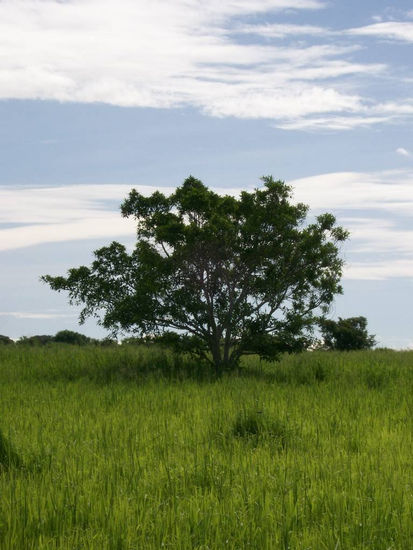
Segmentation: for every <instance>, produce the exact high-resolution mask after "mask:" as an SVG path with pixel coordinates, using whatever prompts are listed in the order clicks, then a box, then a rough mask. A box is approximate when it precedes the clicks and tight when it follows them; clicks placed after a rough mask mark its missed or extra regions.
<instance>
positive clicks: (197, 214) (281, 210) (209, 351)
mask: <svg viewBox="0 0 413 550" xmlns="http://www.w3.org/2000/svg"><path fill="white" fill-rule="evenodd" d="M262 179H263V183H264V187H263V188H261V189H256V190H254V191H252V192H246V191H244V192H242V193H241V195H240V197H239V198H235V197H233V196H229V195H225V196H220V195H218V194H217V193H215V192H213V191H212V190H210V189H208V188H207V187H206V186H205V185H204V184H203V183H202V182H201V181H200V180H198V179H195V178H194V177H192V176H191V177H189V178H187V179H186V180H185V182H184V183H183V185H182V186H181V187H179V188H177V189H176V191H175V192H174V193H173V194H172V195H170V196H165V195H164V194H162V193H160V192H158V191H157V192H155V193H153V194H152V195H151V196H149V197H145V196H143V195H142V194H140V193H139V192H137V191H136V190H132V191H131V192H130V194H129V196H128V198H127V199H126V200H125V201H124V203H123V204H122V207H121V212H122V215H123V216H125V217H133V218H134V219H135V220H136V222H137V244H136V247H135V248H134V250H133V251H132V252H131V253H128V251H127V250H126V248H125V246H123V245H122V244H120V243H118V242H112V244H110V245H109V246H107V247H103V248H101V249H99V250H97V251H95V260H94V262H93V263H92V265H91V266H90V267H86V266H81V267H78V268H73V269H70V270H69V272H68V274H67V276H66V277H63V276H58V277H53V276H50V275H46V276H44V277H42V279H43V280H44V281H45V282H47V283H48V284H49V285H50V287H51V288H52V289H54V290H57V291H67V292H68V293H69V299H70V302H71V303H72V304H76V305H83V310H82V312H81V314H80V321H81V322H83V321H84V320H85V319H86V318H87V317H89V316H95V317H96V318H98V320H99V322H100V324H101V325H103V326H104V327H105V328H108V329H111V330H113V331H114V332H117V331H119V330H126V331H131V332H134V333H135V334H137V335H138V336H142V335H143V336H144V335H148V334H150V335H163V338H164V339H166V340H169V341H170V342H172V343H173V344H174V346H175V347H177V348H178V349H181V350H185V351H188V352H191V353H194V354H196V355H198V356H199V357H202V358H204V359H206V360H208V361H210V362H211V363H212V364H213V365H214V366H215V368H216V369H217V372H222V370H223V369H224V368H232V367H234V366H236V365H237V364H238V362H239V359H240V357H241V356H242V355H243V354H245V353H257V354H259V355H260V357H264V358H267V359H274V358H276V357H277V355H278V354H279V352H280V351H286V350H288V351H291V350H298V349H302V348H303V347H305V346H306V345H307V344H308V341H309V337H310V336H311V329H312V327H313V325H314V323H315V322H316V318H317V315H318V314H319V313H320V308H321V310H322V311H325V310H327V308H328V306H329V304H330V303H331V301H332V300H333V297H334V295H335V294H336V293H339V292H341V287H340V285H339V281H340V277H341V270H342V265H343V262H342V260H341V259H340V258H339V255H338V244H339V243H340V242H341V241H344V240H345V239H346V238H347V232H346V231H344V230H343V229H342V228H341V227H337V226H336V225H335V218H334V216H333V215H331V214H323V215H320V216H318V217H317V218H316V219H315V220H314V221H313V222H312V223H308V222H307V223H306V217H307V213H308V207H307V206H305V205H304V204H301V203H299V204H294V203H293V202H292V192H291V188H290V187H289V186H287V185H286V184H284V183H283V182H281V181H275V180H274V179H273V178H272V177H270V176H269V177H265V178H262Z"/></svg>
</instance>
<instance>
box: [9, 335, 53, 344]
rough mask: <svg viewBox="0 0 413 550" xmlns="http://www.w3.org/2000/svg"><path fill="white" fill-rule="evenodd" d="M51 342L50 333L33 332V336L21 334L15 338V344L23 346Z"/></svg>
mask: <svg viewBox="0 0 413 550" xmlns="http://www.w3.org/2000/svg"><path fill="white" fill-rule="evenodd" d="M52 342H53V336H51V335H50V334H35V335H34V336H22V337H21V338H19V339H18V340H17V344H19V345H21V344H23V345H25V346H45V345H47V344H51V343H52Z"/></svg>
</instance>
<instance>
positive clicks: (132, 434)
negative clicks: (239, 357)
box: [0, 344, 413, 550]
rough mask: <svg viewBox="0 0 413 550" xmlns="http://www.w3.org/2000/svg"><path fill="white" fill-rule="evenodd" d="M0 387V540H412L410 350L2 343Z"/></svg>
mask: <svg viewBox="0 0 413 550" xmlns="http://www.w3.org/2000/svg"><path fill="white" fill-rule="evenodd" d="M191 373H192V374H191ZM0 388H1V390H0V391H1V399H0V419H1V424H0V431H1V432H2V434H3V436H4V437H3V436H2V437H1V438H0V548H1V549H2V550H3V549H7V550H15V549H33V550H34V549H36V550H37V549H41V550H43V549H66V550H73V549H83V548H87V549H88V550H89V549H90V550H105V549H106V550H113V549H119V550H120V549H125V550H126V549H127V550H132V549H139V550H140V549H145V550H150V549H156V550H157V549H160V548H170V549H188V550H189V549H204V550H206V549H207V548H210V549H221V548H231V549H244V548H251V549H268V550H273V549H278V548H280V549H287V548H290V549H294V550H296V549H300V550H304V549H310V548H311V549H314V550H318V549H327V550H330V549H335V548H336V549H348V550H354V549H364V548H369V549H374V550H387V549H392V550H405V549H407V548H411V541H412V540H413V513H412V512H413V482H412V480H413V461H412V443H413V442H412V434H413V353H412V352H390V351H362V352H346V353H339V352H314V353H310V352H309V353H305V354H300V355H294V356H285V357H283V359H282V361H281V362H280V363H278V364H269V363H265V362H260V361H259V360H257V359H255V358H253V357H247V358H245V359H244V361H243V363H242V369H241V371H240V372H239V373H238V374H236V373H233V374H232V375H231V376H229V375H224V376H223V377H221V378H219V379H216V378H215V377H213V376H209V375H208V373H206V372H205V369H204V368H202V369H201V368H200V369H199V372H197V369H196V365H194V364H193V363H191V362H190V360H189V359H185V360H182V361H181V360H179V362H178V360H177V359H176V357H174V356H173V355H172V354H168V353H166V352H165V351H162V350H161V349H158V348H157V347H156V346H152V347H150V348H149V347H145V346H136V345H133V346H108V347H96V346H83V347H76V346H64V345H57V344H50V345H49V346H43V347H41V346H37V347H24V346H1V347H0Z"/></svg>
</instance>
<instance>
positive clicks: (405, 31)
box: [347, 21, 413, 42]
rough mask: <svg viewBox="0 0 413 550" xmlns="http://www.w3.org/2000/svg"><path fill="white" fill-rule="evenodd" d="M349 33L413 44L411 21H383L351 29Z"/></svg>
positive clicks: (412, 24) (412, 25)
mask: <svg viewBox="0 0 413 550" xmlns="http://www.w3.org/2000/svg"><path fill="white" fill-rule="evenodd" d="M347 32H348V33H349V34H353V35H359V36H361V35H362V36H377V37H379V38H385V39H389V40H401V41H404V42H413V23H411V22H409V21H382V22H380V23H375V24H374V25H367V26H365V27H358V28H354V29H350V30H348V31H347Z"/></svg>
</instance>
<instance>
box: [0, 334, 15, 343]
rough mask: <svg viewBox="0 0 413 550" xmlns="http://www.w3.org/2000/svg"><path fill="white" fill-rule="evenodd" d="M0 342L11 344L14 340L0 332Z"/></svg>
mask: <svg viewBox="0 0 413 550" xmlns="http://www.w3.org/2000/svg"><path fill="white" fill-rule="evenodd" d="M1 344H4V345H12V344H14V340H12V339H11V338H9V337H8V336H4V334H0V345H1Z"/></svg>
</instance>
